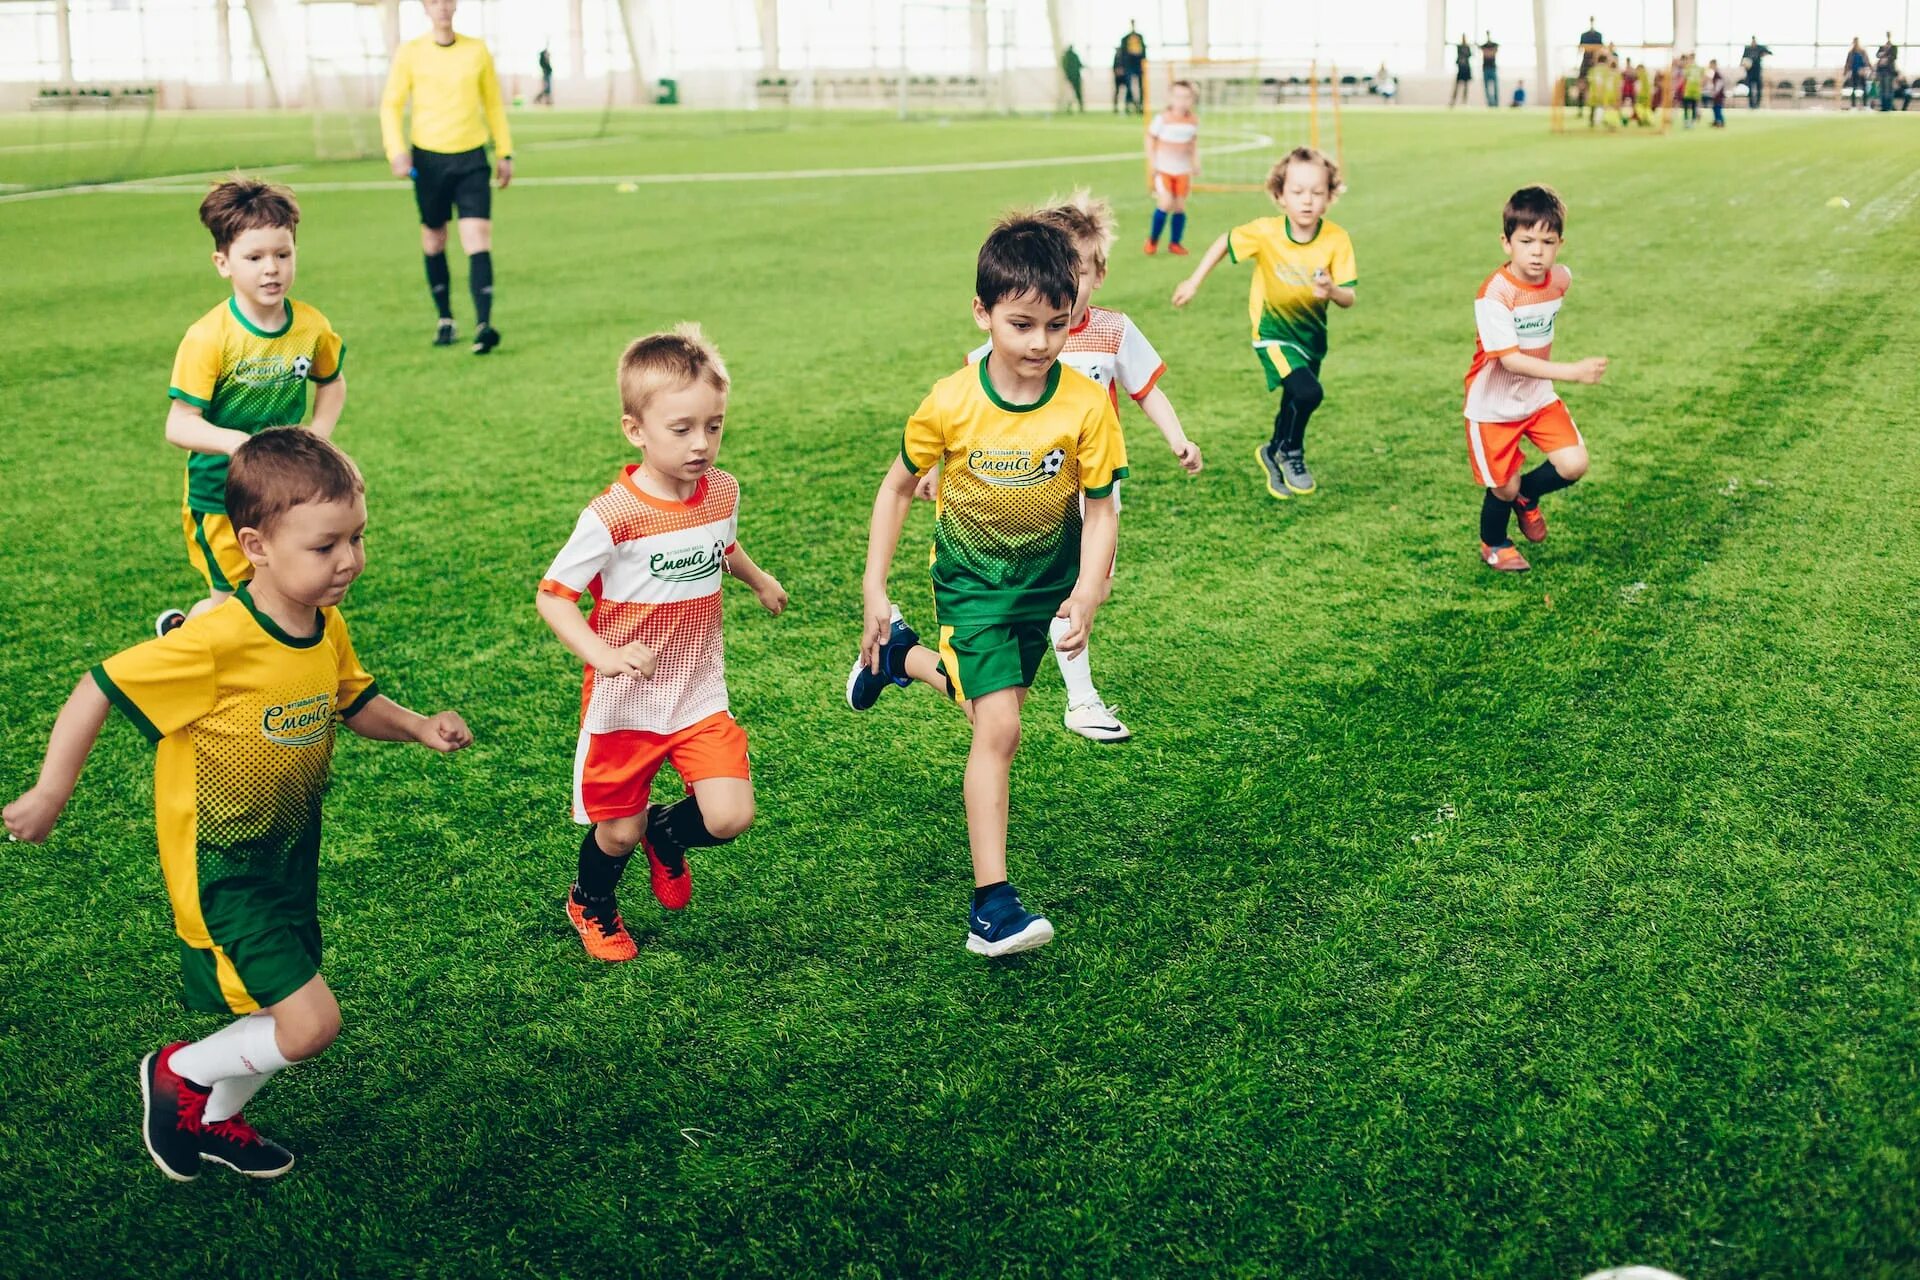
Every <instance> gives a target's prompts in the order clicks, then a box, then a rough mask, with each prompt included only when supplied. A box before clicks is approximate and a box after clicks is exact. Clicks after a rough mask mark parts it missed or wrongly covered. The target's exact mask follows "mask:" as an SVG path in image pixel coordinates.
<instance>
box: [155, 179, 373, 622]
mask: <svg viewBox="0 0 1920 1280" xmlns="http://www.w3.org/2000/svg"><path fill="white" fill-rule="evenodd" d="M200 221H201V223H202V224H204V225H205V226H206V228H207V230H208V231H209V232H211V233H212V234H213V265H214V268H215V269H216V270H217V271H219V273H220V274H221V275H222V276H224V277H226V278H227V279H229V280H231V281H233V296H232V297H230V298H228V299H227V300H226V301H225V302H222V303H221V304H220V305H219V306H217V307H215V308H214V309H213V310H211V311H209V312H207V314H205V315H204V316H201V317H200V319H198V320H196V321H195V322H194V323H193V326H192V327H191V328H189V329H188V330H187V334H186V337H184V338H182V339H181V340H180V349H179V351H178V352H177V353H176V354H175V355H174V358H173V377H172V379H171V381H170V385H169V386H168V388H167V395H168V397H169V398H170V399H171V400H172V404H171V405H170V406H169V407H168V410H167V443H169V444H174V445H178V446H180V447H181V448H182V449H186V450H188V451H189V454H190V456H189V457H188V458H187V493H186V501H185V503H184V504H183V506H182V508H181V512H180V523H181V526H182V528H183V530H184V531H185V534H186V539H187V559H188V560H189V561H191V562H192V563H193V567H194V568H196V569H198V570H199V571H200V576H201V577H203V578H205V579H206V580H207V597H206V599H204V600H202V601H200V603H198V604H196V605H194V606H193V607H192V608H191V609H189V610H188V611H186V612H185V613H183V612H181V611H180V610H178V609H168V610H166V611H164V612H162V613H161V615H160V616H159V618H158V619H156V620H155V622H154V629H155V630H156V631H157V632H158V633H159V634H161V635H165V634H166V633H167V632H168V631H170V630H172V629H173V628H174V627H177V626H179V625H180V624H181V623H183V622H185V621H186V620H187V618H188V617H189V616H192V615H195V614H200V613H204V612H206V611H207V610H208V609H211V608H213V607H214V606H215V605H217V604H219V603H220V602H221V601H223V600H225V599H226V598H227V597H228V596H229V595H231V594H232V593H233V589H234V588H235V587H236V586H238V585H239V584H240V583H243V582H245V581H246V580H247V578H248V577H249V576H250V575H251V574H252V573H253V566H252V565H251V564H249V563H248V561H247V557H246V555H245V554H244V553H242V551H241V550H240V543H239V541H238V539H236V538H235V536H234V526H233V522H232V521H231V520H230V519H228V516H227V508H226V489H227V459H228V457H229V456H231V455H232V453H233V451H234V450H236V449H238V448H239V447H240V446H241V445H243V444H245V443H246V442H247V440H248V438H249V437H251V436H252V435H253V433H254V432H256V431H260V430H262V429H264V428H266V427H288V426H297V425H299V423H300V420H301V419H302V418H303V417H305V416H306V412H307V383H309V382H311V383H313V384H314V393H313V423H312V431H313V433H314V434H315V435H317V436H320V437H322V438H326V437H329V436H331V435H332V434H333V428H334V426H335V424H336V423H338V422H339V421H340V411H341V409H342V408H344V407H345V405H346V403H347V381H346V378H345V377H343V376H342V375H341V361H342V360H343V359H344V358H345V355H346V344H345V343H343V342H342V341H341V340H340V335H339V334H337V333H335V332H334V331H333V326H332V325H330V324H328V323H327V318H326V317H325V316H323V315H321V314H320V313H319V312H318V311H316V310H314V309H313V308H312V307H310V306H308V305H307V304H306V303H304V302H295V301H294V300H293V299H292V298H291V297H289V296H288V295H289V294H290V293H291V291H292V289H293V274H294V241H293V233H294V230H295V228H297V227H298V226H299V225H300V206H299V205H297V204H295V203H294V200H293V193H292V192H291V191H288V190H287V189H286V188H285V187H276V186H273V185H271V184H269V183H265V182H258V181H255V180H253V179H250V178H234V179H231V180H229V181H226V182H222V183H220V184H219V185H218V186H216V187H214V189H213V190H212V191H210V192H208V193H207V198H206V199H205V200H202V201H201V202H200Z"/></svg>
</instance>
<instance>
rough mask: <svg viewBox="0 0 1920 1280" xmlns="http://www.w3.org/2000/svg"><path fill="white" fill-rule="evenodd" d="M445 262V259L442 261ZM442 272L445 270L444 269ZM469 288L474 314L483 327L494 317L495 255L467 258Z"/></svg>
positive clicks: (484, 253) (487, 253)
mask: <svg viewBox="0 0 1920 1280" xmlns="http://www.w3.org/2000/svg"><path fill="white" fill-rule="evenodd" d="M442 261H444V259H443V260H442ZM442 270H445V268H444V267H443V268H442ZM467 288H468V289H469V290H471V291H472V293H473V314H474V318H475V319H477V320H478V321H479V322H480V323H481V324H482V325H485V324H488V323H490V321H491V320H492V317H493V254H492V253H491V252H487V251H482V252H480V253H475V254H469V255H468V256H467Z"/></svg>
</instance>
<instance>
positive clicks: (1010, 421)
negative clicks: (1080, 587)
mask: <svg viewBox="0 0 1920 1280" xmlns="http://www.w3.org/2000/svg"><path fill="white" fill-rule="evenodd" d="M900 456H901V458H902V459H903V460H904V461H905V462H906V464H907V466H908V467H909V468H910V469H911V470H912V471H913V473H914V474H915V475H920V474H922V473H924V472H925V471H926V470H927V468H929V467H931V466H933V465H934V464H935V463H939V464H941V466H940V491H939V494H938V496H937V501H936V503H935V506H934V534H933V597H934V604H935V607H936V609H937V610H938V612H939V615H940V621H941V622H942V623H943V624H945V625H949V626H951V625H955V624H961V623H991V622H1022V621H1032V620H1036V619H1043V618H1050V617H1052V616H1053V612H1054V610H1056V609H1058V608H1059V607H1060V602H1061V601H1062V600H1064V599H1065V598H1066V596H1067V594H1068V593H1069V592H1071V591H1072V590H1073V584H1074V581H1075V580H1076V579H1077V578H1078V577H1079V574H1080V525H1081V509H1080V494H1081V492H1082V491H1085V493H1086V494H1087V496H1088V497H1092V498H1104V497H1106V496H1107V495H1108V494H1110V493H1112V492H1113V484H1114V481H1116V480H1119V479H1122V478H1123V477H1125V476H1126V474H1127V445H1126V441H1125V439H1124V438H1123V437H1122V436H1121V434H1120V419H1119V418H1118V417H1116V416H1115V414H1114V409H1113V402H1112V400H1110V399H1108V397H1107V393H1106V392H1105V391H1103V390H1101V388H1100V386H1099V385H1098V384H1097V383H1095V382H1094V381H1092V380H1091V379H1090V378H1088V377H1087V376H1086V375H1085V374H1082V373H1080V372H1078V371H1076V370H1073V369H1069V368H1067V367H1066V366H1064V365H1062V364H1060V363H1059V362H1058V361H1055V362H1054V366H1053V369H1052V370H1051V371H1050V372H1049V373H1048V374H1047V389H1046V392H1045V393H1044V394H1043V395H1042V396H1041V397H1040V398H1039V399H1038V400H1036V401H1034V402H1033V403H1032V404H1021V405H1016V404H1008V403H1007V402H1006V401H1004V400H1002V399H1001V398H1000V397H999V395H998V394H996V393H995V391H994V389H993V383H992V382H991V381H989V380H988V377H987V362H986V361H985V360H981V361H979V362H978V363H977V364H971V365H968V366H967V367H966V368H964V369H960V370H959V371H957V372H955V373H951V374H949V375H947V376H946V377H944V378H942V379H941V380H940V381H938V382H936V383H934V384H933V390H931V391H929V392H928V393H927V398H926V399H925V400H924V401H922V402H921V405H920V407H919V409H917V410H916V411H915V412H914V415H913V417H911V418H910V419H908V420H907V430H906V436H905V439H904V440H903V442H902V444H901V448H900Z"/></svg>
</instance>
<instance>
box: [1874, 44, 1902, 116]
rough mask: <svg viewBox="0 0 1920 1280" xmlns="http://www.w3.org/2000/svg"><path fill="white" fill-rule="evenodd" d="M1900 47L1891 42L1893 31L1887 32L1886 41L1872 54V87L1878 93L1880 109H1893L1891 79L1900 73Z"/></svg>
mask: <svg viewBox="0 0 1920 1280" xmlns="http://www.w3.org/2000/svg"><path fill="white" fill-rule="evenodd" d="M1899 62H1900V48H1899V46H1898V45H1896V44H1894V42H1893V32H1891V31H1889V32H1887V42H1886V43H1885V44H1883V45H1881V46H1880V48H1879V49H1878V50H1877V51H1876V52H1875V53H1874V55H1873V78H1874V82H1875V83H1874V88H1875V89H1876V90H1878V91H1879V94H1880V109H1881V110H1882V111H1891V110H1893V81H1894V78H1895V77H1896V76H1898V75H1899V74H1900V66H1899Z"/></svg>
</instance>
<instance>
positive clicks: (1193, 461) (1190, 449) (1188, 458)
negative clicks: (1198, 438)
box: [1173, 440, 1205, 476]
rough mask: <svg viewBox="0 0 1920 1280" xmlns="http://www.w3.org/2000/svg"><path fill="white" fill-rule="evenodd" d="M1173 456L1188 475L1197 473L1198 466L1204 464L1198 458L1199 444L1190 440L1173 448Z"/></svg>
mask: <svg viewBox="0 0 1920 1280" xmlns="http://www.w3.org/2000/svg"><path fill="white" fill-rule="evenodd" d="M1173 456H1174V457H1176V458H1178V459H1179V460H1180V465H1181V466H1183V467H1185V468H1186V470H1187V474H1188V475H1190V476H1197V475H1199V474H1200V468H1201V467H1202V466H1204V465H1205V464H1204V463H1203V462H1202V461H1201V460H1200V446H1199V445H1197V444H1195V443H1194V442H1193V441H1191V440H1189V441H1187V442H1186V443H1185V444H1183V445H1181V446H1180V447H1179V448H1178V449H1175V450H1174V451H1173Z"/></svg>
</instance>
